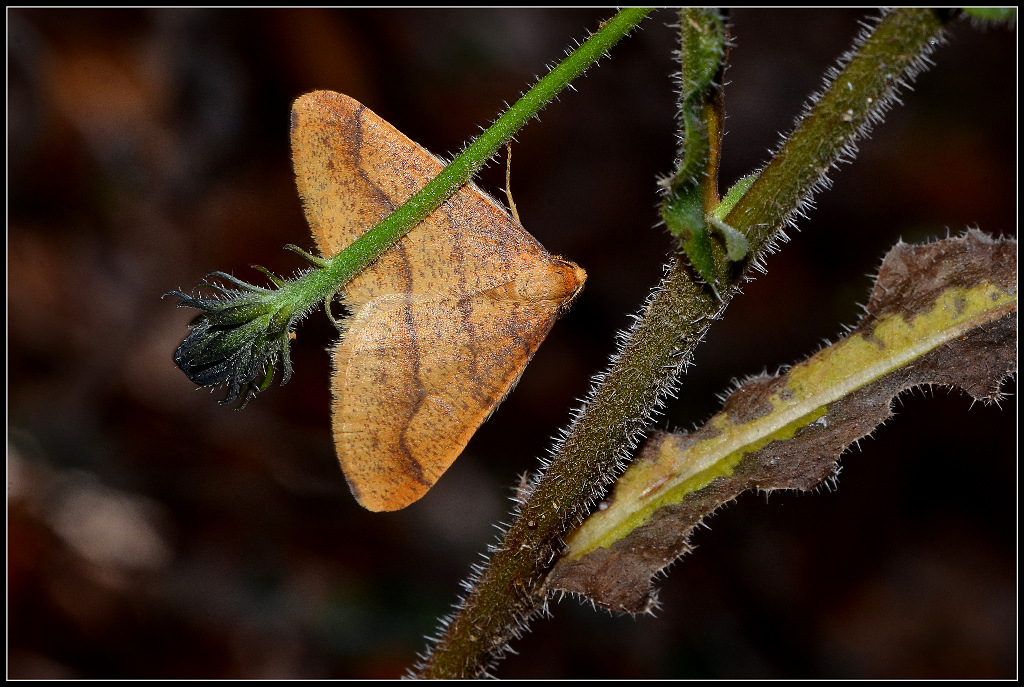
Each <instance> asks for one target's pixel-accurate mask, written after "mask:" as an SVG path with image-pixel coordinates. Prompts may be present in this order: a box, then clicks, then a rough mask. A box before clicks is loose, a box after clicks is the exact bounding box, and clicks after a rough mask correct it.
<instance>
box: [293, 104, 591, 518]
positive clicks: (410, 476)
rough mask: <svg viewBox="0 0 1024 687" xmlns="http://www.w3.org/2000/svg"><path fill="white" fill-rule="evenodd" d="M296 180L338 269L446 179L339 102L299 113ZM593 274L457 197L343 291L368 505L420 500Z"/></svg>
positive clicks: (428, 158) (336, 385) (400, 138)
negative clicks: (398, 212)
mask: <svg viewBox="0 0 1024 687" xmlns="http://www.w3.org/2000/svg"><path fill="white" fill-rule="evenodd" d="M291 132H292V133H291V136H292V158H293V162H294V165H295V175H296V180H297V184H298V188H299V193H300V195H301V196H302V199H303V202H304V207H305V212H306V218H307V220H308V221H309V225H310V228H311V230H312V233H313V237H314V239H315V241H316V244H317V247H318V248H319V250H320V252H321V253H322V254H323V255H324V256H325V257H330V256H333V255H334V254H336V253H337V252H339V251H341V250H343V249H344V248H345V247H347V246H348V245H349V244H351V243H352V242H353V241H354V240H355V239H356V238H357V237H358V236H359V235H361V234H362V233H363V232H365V231H366V230H367V229H369V228H371V227H373V225H374V224H376V223H377V222H378V221H380V220H381V219H383V218H384V217H386V216H387V215H388V214H389V213H390V212H391V211H392V210H394V209H395V208H396V207H398V206H399V205H401V204H402V203H403V202H404V201H405V200H407V199H408V198H409V197H411V196H412V195H413V194H414V193H415V192H417V191H419V190H420V188H422V187H423V186H424V185H425V184H426V182H427V181H429V180H430V178H432V177H433V176H435V175H436V174H437V173H438V172H439V171H440V170H441V168H442V165H441V163H440V162H439V161H438V160H437V159H435V158H434V157H433V156H432V155H430V153H428V152H427V151H426V150H424V149H423V148H421V147H420V146H418V145H417V144H416V143H414V142H413V141H411V140H409V139H408V138H407V137H406V136H404V135H403V134H402V133H400V132H399V131H398V130H397V129H395V128H394V127H392V126H391V125H390V124H388V123H387V122H385V121H384V120H383V119H381V118H380V117H378V116H377V115H376V114H374V113H373V112H372V111H371V110H369V109H368V108H366V107H365V106H363V105H361V104H360V103H358V102H356V101H355V100H353V99H351V98H349V97H347V96H344V95H341V94H339V93H332V92H329V91H317V92H314V93H310V94H308V95H305V96H303V97H301V98H299V99H298V100H297V101H296V102H295V105H294V106H293V109H292V124H291ZM585 277H586V275H585V273H584V272H583V270H581V269H580V268H579V267H577V266H576V265H574V264H572V263H570V262H568V261H565V260H562V259H561V258H558V257H553V256H551V255H550V254H548V252H547V251H546V250H544V248H543V246H541V245H540V243H538V242H537V240H536V239H534V238H533V237H532V236H530V234H528V233H527V232H526V231H525V230H524V229H523V228H522V227H521V226H520V225H519V224H518V223H517V222H516V221H514V220H513V219H512V218H511V217H510V216H509V215H508V213H507V212H505V210H504V209H503V208H501V207H500V206H499V205H498V204H497V203H496V202H495V201H494V200H493V199H492V198H490V197H489V196H487V195H486V194H484V193H483V192H482V191H480V190H479V189H477V188H476V187H475V186H472V185H469V186H465V187H463V188H462V189H460V190H459V191H458V192H457V193H456V194H455V195H453V196H452V197H451V198H450V199H449V200H448V201H446V202H445V203H443V204H442V205H441V206H440V207H439V208H438V209H437V210H435V211H434V212H433V213H431V214H430V215H429V216H428V217H427V218H426V219H425V220H424V221H423V222H422V223H421V224H419V225H418V226H417V227H415V228H414V229H413V230H412V231H411V232H410V233H409V234H407V235H406V236H405V237H404V238H403V239H401V240H400V241H399V242H398V243H397V244H395V245H394V246H393V247H391V248H390V249H389V250H388V251H387V252H385V253H384V254H383V255H382V256H381V257H380V258H378V259H377V260H376V261H375V262H374V263H372V264H371V265H370V266H369V267H367V268H366V269H365V270H363V271H362V272H361V273H360V274H358V275H357V276H356V277H354V278H353V279H352V280H351V281H350V282H349V283H348V284H347V285H346V286H345V288H344V289H343V291H342V294H341V295H342V298H343V300H344V302H345V304H346V306H347V307H348V308H349V310H350V311H351V315H350V317H349V318H348V319H347V321H346V326H345V332H344V334H343V336H342V339H341V341H340V342H338V344H337V345H336V347H335V349H334V353H333V363H334V375H333V382H332V390H333V395H334V401H333V413H332V416H333V425H334V438H335V446H336V449H337V452H338V459H339V461H340V463H341V466H342V469H343V471H344V473H345V476H346V478H347V480H348V483H349V486H350V487H351V489H352V492H353V494H354V495H355V496H356V499H357V500H358V501H359V502H360V503H361V504H362V505H364V506H365V507H366V508H368V509H370V510H397V509H399V508H404V507H405V506H407V505H409V504H410V503H412V502H414V501H416V500H417V499H419V498H420V497H421V496H422V495H423V494H424V493H426V491H427V490H428V489H430V487H431V486H433V485H434V483H435V482H436V481H437V480H438V478H439V477H440V476H441V475H442V474H443V473H444V471H445V470H447V469H448V467H449V466H450V465H451V464H452V462H454V460H455V459H456V458H457V457H458V456H459V454H460V453H461V452H462V450H463V448H465V446H466V443H467V442H468V441H469V439H470V437H471V436H472V435H473V433H474V432H475V431H476V430H477V428H478V427H479V426H480V425H481V424H482V423H483V422H484V420H486V419H487V417H488V416H489V415H490V414H491V412H492V411H493V410H494V408H495V406H497V404H498V403H499V402H500V401H501V400H502V398H504V396H505V395H506V394H507V393H508V391H509V389H510V388H511V387H512V386H513V385H514V384H515V382H516V381H517V380H518V379H519V376H520V375H521V374H522V372H523V370H524V368H525V367H526V365H527V363H528V362H529V361H530V359H531V358H532V356H533V354H534V352H535V351H536V350H537V347H538V346H539V345H540V343H541V341H543V340H544V337H546V336H547V334H548V332H549V331H550V329H551V326H552V325H553V324H554V322H555V320H556V319H557V318H558V316H559V314H560V313H561V311H562V310H564V308H565V307H566V305H567V304H568V303H569V302H571V300H572V299H573V297H574V296H575V295H576V293H578V292H579V290H580V288H582V284H583V281H584V279H585Z"/></svg>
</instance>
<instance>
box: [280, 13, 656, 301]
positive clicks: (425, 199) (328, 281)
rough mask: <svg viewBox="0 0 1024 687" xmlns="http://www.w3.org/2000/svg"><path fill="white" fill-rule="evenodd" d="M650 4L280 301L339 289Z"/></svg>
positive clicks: (549, 78)
mask: <svg viewBox="0 0 1024 687" xmlns="http://www.w3.org/2000/svg"><path fill="white" fill-rule="evenodd" d="M650 11H651V10H650V9H649V8H647V9H644V8H630V9H624V10H621V11H620V12H619V13H618V14H616V15H615V16H614V17H612V18H611V19H609V20H608V21H606V22H605V23H604V24H602V25H601V27H600V28H599V29H598V30H597V31H595V32H594V33H593V35H591V36H590V38H589V39H587V40H586V41H585V42H584V43H583V44H582V45H580V46H579V47H578V48H577V49H576V50H574V51H573V52H572V53H571V54H569V55H568V56H567V57H566V58H565V59H564V60H562V61H561V62H560V63H559V64H558V65H556V66H555V67H554V68H553V69H552V70H551V71H550V72H548V74H547V75H546V76H544V77H543V78H542V79H540V80H539V81H538V82H537V83H536V84H535V85H534V86H533V88H531V89H530V90H529V91H527V92H526V93H525V94H524V95H523V96H522V97H521V98H520V99H519V100H518V101H516V103H515V104H514V105H512V106H511V107H510V108H509V109H508V110H507V111H505V113H504V114H502V115H501V116H500V117H499V118H498V120H497V121H495V122H494V123H493V124H492V125H491V126H490V127H488V128H487V130H486V131H484V132H483V133H482V134H480V136H479V137H478V138H477V139H476V140H474V141H473V142H472V143H471V144H470V145H469V146H467V147H466V149H465V150H463V151H462V153H460V154H459V155H458V156H457V157H456V158H455V159H454V160H452V161H451V162H450V163H449V164H448V165H447V166H446V167H445V168H444V169H443V170H442V171H441V173H440V174H438V175H437V176H436V177H434V179H432V180H431V181H430V182H429V183H428V184H427V185H426V186H424V187H423V189H422V190H421V191H419V192H418V193H416V195H414V196H413V197H412V198H410V199H409V200H408V201H406V202H405V203H404V204H403V205H402V206H401V207H399V208H398V209H396V210H395V211H394V212H392V213H391V214H390V215H388V216H387V217H386V218H384V219H383V220H381V221H380V222H379V223H378V224H377V225H376V226H374V227H373V228H372V229H370V230H369V231H367V232H366V233H365V234H363V235H362V236H360V237H359V238H358V239H356V240H355V241H354V242H353V243H352V244H351V245H350V246H349V247H348V248H346V249H345V250H344V251H342V252H341V253H339V254H337V255H336V256H334V257H333V258H331V259H330V260H329V261H328V264H327V265H326V266H325V267H323V268H319V269H313V270H312V271H310V272H308V273H307V274H305V275H303V276H302V277H300V278H299V279H298V280H296V281H294V282H289V283H288V284H287V285H286V286H287V289H281V291H285V290H287V291H288V293H285V294H282V293H281V291H279V292H278V293H279V294H281V295H279V296H278V297H279V298H280V299H281V304H282V306H283V308H285V310H286V312H287V313H289V314H290V313H297V312H308V311H309V310H310V309H312V308H313V307H314V306H316V304H317V303H319V302H320V301H322V300H324V299H325V298H328V297H330V296H331V295H333V294H334V293H336V292H337V291H338V290H339V289H340V288H341V287H342V286H344V284H345V283H346V282H348V280H349V279H351V278H352V277H353V276H355V275H356V274H357V273H358V272H359V271H360V270H362V269H363V268H364V267H366V266H367V265H369V264H370V263H371V262H373V261H374V260H375V259H377V257H379V256H380V255H381V254H383V253H384V251H386V250H387V249H388V248H390V247H391V246H392V245H394V243H395V242H396V241H398V240H399V239H400V238H402V237H403V236H405V234H407V233H408V232H409V231H410V230H411V229H412V228H413V227H415V226H416V225H417V224H419V223H420V222H421V221H423V219H424V218H425V217H426V216H427V215H429V214H430V213H431V212H433V211H434V210H435V209H437V207H438V206H439V205H441V203H443V202H444V201H445V200H447V199H448V198H450V197H451V196H452V194H454V193H455V192H456V191H458V190H459V189H460V188H461V187H462V186H464V185H465V184H466V183H468V182H469V180H470V179H471V178H472V177H473V175H474V174H475V173H476V172H477V171H479V170H480V168H481V167H483V165H484V164H485V163H486V162H487V161H488V160H489V159H490V158H491V157H492V156H493V155H494V154H495V153H497V152H498V151H499V150H501V148H502V147H503V146H504V145H505V144H506V143H507V142H508V141H509V140H510V139H511V138H512V137H513V136H514V135H515V134H516V133H517V132H518V131H519V130H520V129H521V128H522V127H523V126H525V125H526V123H527V122H528V121H530V119H531V118H533V117H534V116H535V115H536V114H537V113H538V112H540V110H541V109H542V108H543V107H544V106H545V105H547V104H548V103H549V102H551V101H552V100H554V99H555V97H556V96H557V95H558V94H559V93H560V92H561V91H562V90H563V89H564V88H565V87H566V86H568V85H569V84H570V83H572V81H573V80H574V79H576V78H577V77H579V76H580V75H581V74H583V72H584V71H586V69H587V68H588V67H590V66H591V65H593V64H594V63H595V62H597V61H598V60H599V59H600V58H601V57H602V56H604V55H605V54H606V53H607V52H608V51H609V50H611V48H612V47H613V46H614V45H615V44H616V43H618V42H619V41H620V40H621V39H622V38H623V37H624V36H625V35H626V34H627V33H629V32H630V31H631V30H632V29H633V28H635V27H636V25H637V24H638V23H639V22H640V21H641V20H642V19H643V18H644V17H645V16H647V14H649V13H650Z"/></svg>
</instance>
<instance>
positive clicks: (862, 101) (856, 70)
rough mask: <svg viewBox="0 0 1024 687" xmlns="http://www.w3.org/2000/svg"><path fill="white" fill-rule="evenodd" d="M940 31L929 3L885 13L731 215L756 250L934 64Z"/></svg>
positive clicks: (728, 217)
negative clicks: (899, 93) (904, 85)
mask: <svg viewBox="0 0 1024 687" xmlns="http://www.w3.org/2000/svg"><path fill="white" fill-rule="evenodd" d="M941 30H942V21H941V19H940V18H939V16H938V15H937V14H936V13H935V12H934V11H932V10H929V9H916V8H915V9H900V10H894V11H892V12H889V13H888V14H886V15H885V16H884V17H883V18H882V19H881V21H880V22H879V24H878V26H877V27H875V30H874V31H873V32H872V33H871V36H870V38H868V39H867V40H866V41H864V43H863V44H862V45H861V46H860V48H859V49H858V50H857V52H856V53H855V54H854V55H853V56H852V57H851V59H850V60H849V61H848V63H847V64H846V66H845V67H844V68H843V69H842V71H841V72H840V73H839V74H838V75H837V76H836V77H835V79H834V80H833V82H832V84H831V86H830V87H829V88H828V89H827V90H826V91H825V92H824V93H823V94H822V95H821V97H820V98H818V100H817V101H816V102H815V103H814V104H813V105H812V107H811V109H810V111H809V112H808V113H807V114H806V116H804V117H803V119H802V120H801V121H800V123H799V124H798V125H797V127H796V129H795V130H794V131H793V133H792V134H790V136H789V138H788V140H787V141H786V142H785V144H784V145H783V146H782V148H781V149H779V151H778V152H777V153H776V154H775V155H774V156H773V157H772V159H771V161H770V162H769V163H768V165H767V166H765V168H764V169H763V170H761V173H760V174H759V175H758V177H757V179H756V180H755V181H754V183H753V184H752V185H751V187H750V189H749V190H747V192H746V193H744V194H743V197H742V198H740V200H739V201H738V202H737V203H736V205H735V207H733V209H732V210H731V211H730V212H729V214H728V215H726V217H725V221H726V223H727V224H730V225H732V226H733V227H736V228H737V229H740V230H741V231H743V232H744V233H745V234H746V235H747V239H748V240H749V241H750V244H751V246H752V247H754V246H756V247H757V250H760V249H761V247H763V246H764V245H766V242H767V241H768V240H769V239H770V237H772V236H773V235H774V234H775V232H776V231H777V230H779V229H780V228H782V226H783V224H784V223H785V221H786V220H787V219H788V218H789V217H790V215H791V214H792V213H793V210H794V208H798V207H800V206H801V205H802V204H803V202H804V201H805V199H806V198H807V196H808V195H809V194H810V193H811V192H812V191H813V190H814V189H815V187H816V186H817V185H818V184H820V183H821V182H822V180H823V179H824V177H825V175H826V173H827V172H828V170H829V169H830V168H831V167H833V166H835V164H836V162H837V161H838V160H839V159H840V158H842V157H844V153H849V152H850V151H849V149H848V146H850V144H851V143H852V142H853V141H854V140H855V139H856V138H858V137H859V135H861V134H862V133H864V132H865V131H866V129H867V128H868V127H870V125H871V124H872V123H874V122H875V121H880V116H881V115H882V114H884V112H885V111H886V110H887V109H888V107H889V106H890V105H891V104H892V101H893V95H894V91H895V89H896V88H897V86H898V85H899V84H900V83H901V82H905V81H909V80H911V79H912V78H913V77H914V75H915V74H916V73H917V72H919V71H921V70H923V69H924V68H925V67H926V66H927V65H926V63H924V61H923V59H922V58H923V56H924V55H926V54H927V53H929V52H931V50H932V49H933V48H934V47H935V46H936V45H937V44H938V43H939V41H940V35H939V34H940V32H941ZM845 157H848V158H849V157H852V154H847V155H845Z"/></svg>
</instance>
